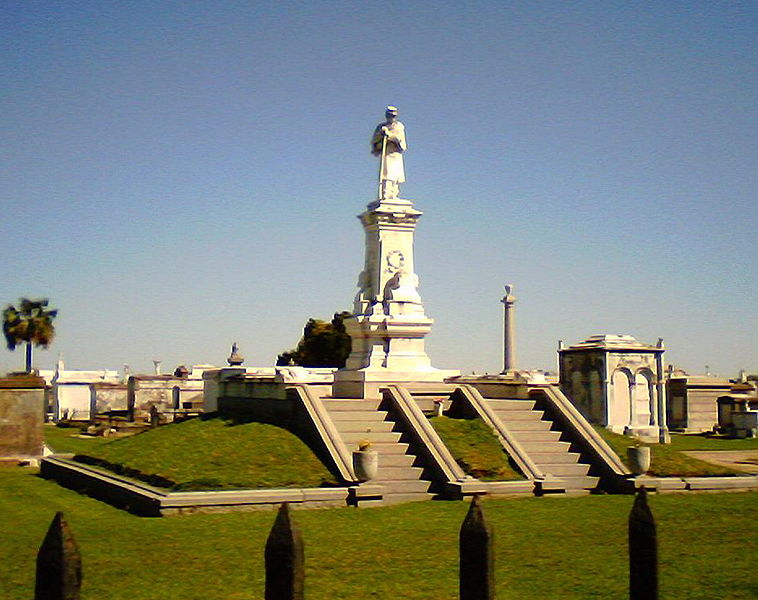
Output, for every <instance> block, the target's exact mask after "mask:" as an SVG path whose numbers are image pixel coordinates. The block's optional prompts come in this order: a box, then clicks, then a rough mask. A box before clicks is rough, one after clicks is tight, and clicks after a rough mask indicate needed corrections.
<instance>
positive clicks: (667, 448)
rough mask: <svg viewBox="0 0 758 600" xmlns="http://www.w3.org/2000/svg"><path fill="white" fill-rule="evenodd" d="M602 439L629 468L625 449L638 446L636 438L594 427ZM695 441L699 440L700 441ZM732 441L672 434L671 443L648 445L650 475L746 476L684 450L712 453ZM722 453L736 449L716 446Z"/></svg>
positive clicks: (729, 445)
mask: <svg viewBox="0 0 758 600" xmlns="http://www.w3.org/2000/svg"><path fill="white" fill-rule="evenodd" d="M594 427H595V429H596V430H597V432H598V433H599V434H600V435H601V437H602V438H603V439H604V440H605V441H606V442H608V445H609V446H610V447H611V448H613V450H614V451H615V452H616V454H618V455H619V458H620V459H621V460H622V461H623V463H624V464H625V465H626V466H627V467H628V466H629V463H628V462H627V460H626V449H627V448H628V447H629V446H633V445H634V444H635V440H634V438H631V437H629V436H626V435H619V434H617V433H613V432H611V431H608V430H607V429H606V428H605V427H602V426H599V425H595V426H594ZM694 438H699V441H698V440H697V439H694ZM719 441H723V442H730V441H731V440H708V439H707V438H703V437H701V436H680V435H672V436H671V444H645V443H641V445H643V446H650V448H651V450H650V470H649V471H648V474H649V475H657V476H659V477H717V476H724V475H744V474H745V473H743V472H742V471H736V470H734V469H730V468H728V467H722V466H720V465H714V464H712V463H709V462H705V461H702V460H698V459H697V458H693V457H691V456H687V455H686V454H684V452H682V450H713V449H714V442H719ZM715 448H717V449H720V450H732V449H735V448H734V445H732V444H729V443H727V444H726V446H722V447H719V446H715Z"/></svg>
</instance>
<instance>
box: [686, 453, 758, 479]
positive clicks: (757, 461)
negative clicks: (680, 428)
mask: <svg viewBox="0 0 758 600" xmlns="http://www.w3.org/2000/svg"><path fill="white" fill-rule="evenodd" d="M684 454H686V455H688V456H691V457H692V458H697V459H699V460H704V461H706V462H709V463H713V464H714V465H719V466H721V467H729V468H730V469H735V470H737V471H743V472H745V473H750V474H751V475H758V450H686V451H685V452H684Z"/></svg>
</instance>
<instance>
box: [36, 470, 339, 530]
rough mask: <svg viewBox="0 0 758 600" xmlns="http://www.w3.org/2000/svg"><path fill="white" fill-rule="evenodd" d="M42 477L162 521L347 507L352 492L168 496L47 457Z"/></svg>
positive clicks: (281, 490)
mask: <svg viewBox="0 0 758 600" xmlns="http://www.w3.org/2000/svg"><path fill="white" fill-rule="evenodd" d="M40 474H41V475H42V477H45V478H48V479H54V480H55V481H57V482H58V483H60V484H61V485H63V486H65V487H71V488H74V489H79V490H84V491H86V493H87V494H89V495H91V496H93V497H95V498H97V499H99V500H103V501H105V502H108V503H109V504H114V505H115V506H118V507H120V508H126V509H127V510H130V511H131V512H134V513H136V514H139V515H142V516H159V515H162V514H174V513H177V512H178V513H183V512H198V511H207V510H233V509H236V510H260V509H268V508H272V507H275V506H277V505H279V504H281V503H282V502H289V503H291V504H293V505H296V506H301V507H314V508H315V507H318V508H321V507H325V506H335V507H338V506H346V505H347V498H348V488H347V487H336V488H294V489H293V488H271V489H258V490H220V491H201V492H169V491H166V490H163V489H160V488H156V487H153V486H150V485H148V484H145V483H141V482H139V481H136V480H134V479H130V478H127V477H123V476H121V475H117V474H116V473H110V472H107V471H105V470H102V469H98V468H96V467H91V466H90V465H83V464H79V463H76V462H74V461H73V460H70V459H67V458H61V457H53V456H51V457H47V458H44V459H43V460H42V463H41V465H40Z"/></svg>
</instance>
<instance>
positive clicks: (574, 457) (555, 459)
mask: <svg viewBox="0 0 758 600" xmlns="http://www.w3.org/2000/svg"><path fill="white" fill-rule="evenodd" d="M529 458H531V459H532V460H533V461H534V462H536V463H538V464H542V463H545V464H552V463H578V462H579V455H578V454H577V453H576V452H566V449H565V448H563V449H561V450H560V451H558V452H529Z"/></svg>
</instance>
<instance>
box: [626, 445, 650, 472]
mask: <svg viewBox="0 0 758 600" xmlns="http://www.w3.org/2000/svg"><path fill="white" fill-rule="evenodd" d="M626 457H627V459H628V461H629V468H630V469H631V470H632V473H634V474H635V475H644V474H645V473H647V471H648V469H649V468H650V446H629V448H627V449H626Z"/></svg>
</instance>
